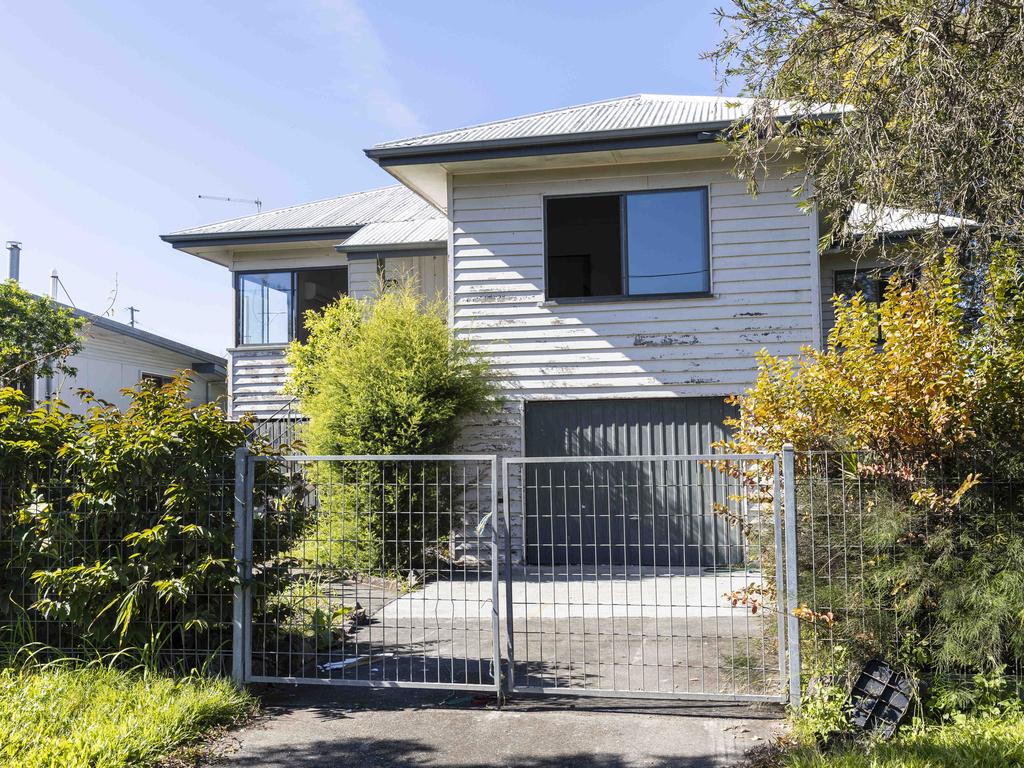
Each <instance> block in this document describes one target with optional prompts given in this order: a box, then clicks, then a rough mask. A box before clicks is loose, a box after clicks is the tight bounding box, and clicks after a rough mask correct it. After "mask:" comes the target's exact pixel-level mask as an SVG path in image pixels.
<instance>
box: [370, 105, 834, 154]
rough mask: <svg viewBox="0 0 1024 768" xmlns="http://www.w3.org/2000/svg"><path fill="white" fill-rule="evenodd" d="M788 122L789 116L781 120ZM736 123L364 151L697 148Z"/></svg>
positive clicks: (830, 115) (551, 151) (556, 151)
mask: <svg viewBox="0 0 1024 768" xmlns="http://www.w3.org/2000/svg"><path fill="white" fill-rule="evenodd" d="M840 115H841V113H839V112H829V113H822V114H821V115H817V116H815V119H835V118H838V117H839V116H840ZM779 119H780V120H783V121H786V120H789V119H791V118H789V117H780V118H779ZM735 122H736V121H734V120H716V121H712V122H706V123H692V124H689V125H685V126H680V125H670V126H657V127H654V128H628V129H623V130H617V131H593V132H585V133H566V134H557V135H548V136H526V137H514V138H509V139H489V140H486V141H465V142H452V143H448V144H424V145H416V146H397V147H396V146H378V147H371V148H370V149H366V150H364V153H365V154H366V156H367V157H369V158H370V159H371V160H375V161H376V162H377V163H379V164H380V165H382V166H385V167H386V166H395V165H413V164H423V163H443V162H459V161H465V160H490V159H499V158H506V157H523V156H530V155H551V154H571V153H578V152H599V151H607V150H621V149H634V148H635V149H640V148H647V147H658V146H672V145H676V144H678V145H687V144H700V143H705V142H710V141H715V140H717V139H719V138H721V137H722V135H723V132H724V131H725V130H726V129H728V128H729V127H731V126H732V125H734V124H735Z"/></svg>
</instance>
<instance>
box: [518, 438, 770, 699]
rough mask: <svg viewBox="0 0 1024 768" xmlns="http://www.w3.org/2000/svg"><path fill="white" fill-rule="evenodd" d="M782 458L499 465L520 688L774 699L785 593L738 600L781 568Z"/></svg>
mask: <svg viewBox="0 0 1024 768" xmlns="http://www.w3.org/2000/svg"><path fill="white" fill-rule="evenodd" d="M777 464H778V462H777V461H776V459H775V457H774V456H770V455H749V456H726V455H715V456H659V457H652V456H645V457H602V458H598V457H577V458H573V459H566V458H527V459H509V460H507V461H506V462H505V473H506V482H508V478H509V477H510V476H511V477H513V478H521V479H520V480H519V482H521V483H522V489H521V491H522V493H521V497H522V498H523V499H524V505H523V509H524V515H525V525H524V526H523V531H524V533H523V541H522V542H521V547H522V550H523V551H524V552H525V562H523V563H521V564H510V566H509V568H508V571H507V583H506V589H507V590H508V592H507V601H506V602H507V610H506V613H507V616H506V622H507V624H508V626H509V629H510V632H511V634H510V643H509V645H510V649H509V656H510V658H511V659H513V663H512V673H511V674H512V682H513V684H514V685H513V687H514V689H515V690H540V691H556V692H567V693H582V694H588V693H591V694H595V695H630V696H658V697H679V698H686V697H692V698H722V699H757V700H781V697H782V686H783V668H784V656H783V646H782V642H783V613H782V610H781V603H780V602H779V601H780V600H781V596H777V597H776V596H774V593H773V597H771V598H770V599H767V600H764V601H761V602H759V603H758V604H756V605H754V604H752V603H751V602H750V599H749V597H748V595H750V594H753V592H754V590H753V589H752V585H761V584H763V583H765V582H770V581H775V580H776V579H777V578H778V577H779V575H780V574H777V573H776V569H777V568H778V567H779V566H780V561H779V559H778V558H777V557H776V556H775V553H776V551H777V548H778V546H779V544H780V543H781V538H780V537H781V530H780V527H779V508H778V505H777V502H776V500H777V498H778V494H777V493H776V492H774V491H775V490H776V486H777V482H778V466H777ZM517 465H518V467H521V471H518V472H510V468H514V467H517ZM508 495H509V494H508V492H506V497H508ZM766 571H767V573H766ZM762 591H763V590H762Z"/></svg>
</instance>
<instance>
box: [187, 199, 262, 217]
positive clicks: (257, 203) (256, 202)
mask: <svg viewBox="0 0 1024 768" xmlns="http://www.w3.org/2000/svg"><path fill="white" fill-rule="evenodd" d="M199 199H200V200H219V201H220V202H222V203H245V204H246V205H255V206H256V213H259V212H260V211H262V210H263V201H262V200H260V199H259V198H258V197H257V198H256V199H255V200H247V199H245V198H242V197H218V196H217V195H200V196H199Z"/></svg>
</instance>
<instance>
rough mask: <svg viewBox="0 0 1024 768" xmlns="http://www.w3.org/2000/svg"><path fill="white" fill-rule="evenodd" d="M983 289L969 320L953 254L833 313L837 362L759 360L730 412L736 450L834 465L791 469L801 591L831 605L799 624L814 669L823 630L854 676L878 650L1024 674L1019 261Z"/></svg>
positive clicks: (927, 666)
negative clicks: (786, 450) (841, 648)
mask: <svg viewBox="0 0 1024 768" xmlns="http://www.w3.org/2000/svg"><path fill="white" fill-rule="evenodd" d="M982 291H983V298H984V304H983V308H982V311H981V313H980V316H978V317H977V318H974V317H973V316H972V315H971V313H970V312H969V311H968V308H969V305H970V301H969V298H970V297H969V296H968V295H967V293H966V292H967V288H966V287H965V273H964V269H963V268H962V267H961V265H960V264H959V263H958V261H957V260H956V259H954V258H953V257H952V256H947V257H946V258H944V259H943V260H940V261H938V262H936V263H932V264H929V265H926V267H925V268H924V269H923V270H922V271H921V273H920V275H919V276H917V277H916V278H915V279H914V280H908V279H901V278H896V279H895V280H894V282H893V283H892V284H891V285H890V287H889V290H888V291H887V292H886V295H885V298H884V300H883V301H882V302H881V305H880V306H879V307H878V308H877V309H876V308H874V307H872V306H871V305H869V304H868V303H866V302H865V301H864V299H863V297H862V296H856V297H854V298H853V299H852V300H849V301H844V300H842V299H838V298H837V299H835V310H836V324H835V327H834V328H833V330H832V331H831V333H830V335H829V340H828V345H827V347H826V348H825V349H824V350H821V351H818V350H814V349H805V350H804V351H803V353H802V356H801V358H800V359H799V360H796V361H794V360H785V359H779V358H774V357H772V356H770V355H768V354H766V353H762V354H761V356H760V359H759V375H758V379H757V381H756V383H755V385H754V386H753V388H752V389H750V390H749V391H748V392H747V393H746V394H745V395H743V396H742V397H739V398H737V400H736V402H737V404H738V405H739V407H740V414H739V416H738V417H737V418H736V419H735V420H734V422H733V424H732V426H733V427H734V428H735V430H736V431H735V437H734V438H733V440H732V442H731V444H730V448H731V449H732V450H737V451H740V452H747V451H750V450H770V451H777V450H779V449H780V448H781V447H782V445H783V443H785V442H787V441H789V442H793V443H794V444H795V446H796V448H797V449H798V451H800V450H802V451H808V450H825V451H830V452H832V453H830V454H829V458H828V459H822V458H821V457H815V456H810V455H807V454H804V455H801V454H798V459H799V460H798V463H797V473H798V478H797V479H798V483H797V485H798V488H797V489H796V490H797V496H796V498H797V525H798V527H799V528H800V530H799V535H798V546H799V563H800V568H801V573H800V577H799V578H800V588H801V592H802V594H803V595H805V596H806V595H812V594H813V595H815V596H816V598H817V601H818V604H820V605H823V606H829V608H830V610H829V611H828V612H827V613H824V612H821V611H817V610H816V609H815V608H813V607H812V608H806V607H804V608H801V609H800V610H799V611H798V615H799V616H800V617H801V618H803V619H805V620H806V621H805V631H806V632H808V634H809V635H810V637H809V638H808V639H809V640H810V641H811V642H808V643H806V644H805V645H804V649H805V658H808V659H809V660H810V662H812V663H813V662H814V661H815V656H814V655H815V653H825V654H827V653H829V652H830V645H829V644H828V643H822V644H818V643H816V642H814V639H815V638H814V636H815V633H817V632H821V633H823V634H824V635H825V636H827V637H829V638H830V639H831V640H833V641H835V642H841V643H844V644H846V645H848V647H849V648H850V651H851V662H852V661H856V660H858V659H862V658H864V657H865V656H868V655H872V654H876V653H883V654H885V655H887V656H888V657H889V658H891V659H895V660H898V661H900V662H902V663H904V664H906V665H908V666H910V667H913V668H915V669H916V670H917V671H918V672H924V673H926V674H937V675H941V674H945V673H949V672H959V671H962V670H964V669H969V670H975V671H979V672H983V671H985V670H991V669H992V668H994V667H996V666H998V665H1001V664H1009V665H1017V666H1019V665H1020V663H1022V662H1024V622H1021V619H1020V617H1021V606H1022V605H1024V535H1022V534H1024V526H1022V522H1024V520H1022V519H1021V516H1022V509H1021V499H1020V497H1019V494H1017V493H1015V492H1014V488H1020V487H1021V485H1020V483H1021V481H1022V480H1024V444H1022V443H1021V440H1020V436H1021V435H1022V434H1024V268H1022V263H1021V257H1020V255H1019V254H1018V253H1017V252H1016V251H1015V250H1013V249H1011V248H1007V247H1000V248H998V249H997V250H996V251H995V253H994V254H992V259H991V267H990V268H989V269H988V271H987V274H986V275H985V276H984V279H983V280H982ZM815 531H816V532H817V535H816V536H815V535H814V532H815ZM826 532H827V533H826ZM813 564H817V565H818V567H817V568H815V567H814V565H813ZM826 564H827V565H826ZM833 571H836V574H838V573H840V572H841V574H842V575H841V576H838V575H836V574H833ZM833 575H836V577H835V578H831V577H832V576H833ZM773 586H774V585H769V586H768V587H767V588H769V589H770V588H772V587H773ZM900 638H902V642H900V641H899V639H900Z"/></svg>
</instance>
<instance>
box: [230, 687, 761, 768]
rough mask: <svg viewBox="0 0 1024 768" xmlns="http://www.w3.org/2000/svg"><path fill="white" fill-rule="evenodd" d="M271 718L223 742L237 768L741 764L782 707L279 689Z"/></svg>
mask: <svg viewBox="0 0 1024 768" xmlns="http://www.w3.org/2000/svg"><path fill="white" fill-rule="evenodd" d="M257 692H258V693H261V695H262V698H263V701H264V712H265V716H264V717H262V718H261V719H260V720H259V721H257V722H256V723H254V724H252V725H250V726H248V727H246V728H244V729H241V730H240V731H237V732H235V733H232V734H230V735H228V736H227V737H226V738H224V739H223V740H221V741H220V742H218V743H217V744H216V745H215V749H214V753H215V754H216V755H218V757H217V758H215V759H214V760H213V761H212V762H211V764H215V765H226V766H234V767H235V768H257V767H259V768H313V767H314V766H315V767H316V768H327V767H328V766H346V768H363V767H366V768H369V767H371V766H372V767H377V766H398V767H399V768H402V767H404V766H465V767H466V768H484V767H485V766H522V767H523V768H549V767H551V768H554V766H577V765H578V766H596V768H633V767H634V766H655V767H657V768H668V767H669V766H678V767H679V768H711V767H713V766H730V765H734V764H735V763H736V762H737V761H738V760H739V759H740V757H741V756H742V754H743V753H744V752H745V751H746V750H748V749H749V748H750V747H752V746H755V745H756V744H758V743H763V742H764V740H765V739H766V738H767V737H768V735H769V734H770V733H771V732H772V731H773V729H774V728H775V727H776V725H777V723H778V718H779V716H780V711H779V710H778V709H777V708H771V707H755V706H749V705H739V704H735V705H731V704H726V705H713V706H712V705H707V704H694V703H690V702H687V703H675V702H672V703H666V702H655V701H623V700H617V699H616V700H611V699H586V700H581V699H578V698H577V699H570V698H568V697H535V698H526V697H522V698H517V699H515V700H514V701H512V702H510V703H509V704H507V705H506V706H505V707H503V708H501V709H499V708H497V707H496V706H495V702H494V700H493V698H491V697H489V696H487V695H476V694H472V693H467V694H462V693H455V694H451V693H448V692H444V691H416V690H406V689H403V690H381V689H359V688H334V687H324V688H312V687H310V688H304V687H303V688H299V687H285V686H273V687H267V688H264V689H262V690H260V691H257Z"/></svg>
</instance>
